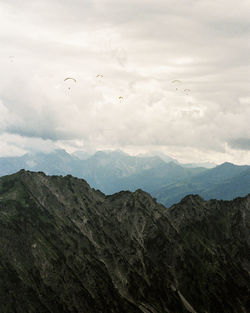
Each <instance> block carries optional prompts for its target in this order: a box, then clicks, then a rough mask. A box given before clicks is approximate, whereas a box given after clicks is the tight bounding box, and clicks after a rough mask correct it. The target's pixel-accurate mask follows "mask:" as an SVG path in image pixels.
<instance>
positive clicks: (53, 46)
mask: <svg viewBox="0 0 250 313" xmlns="http://www.w3.org/2000/svg"><path fill="white" fill-rule="evenodd" d="M0 9H1V12H2V13H1V16H0V18H1V24H2V27H1V29H0V40H1V51H0V66H1V72H0V82H1V84H0V134H5V135H4V140H5V144H4V145H2V147H4V148H3V149H4V150H5V152H6V153H7V151H8V149H12V150H9V151H11V153H12V154H13V153H14V152H13V151H15V149H14V148H10V147H13V145H15V142H13V141H11V143H10V142H9V140H10V138H19V139H18V140H17V143H16V149H20V150H18V151H19V152H20V151H24V150H25V151H29V149H32V147H33V146H34V142H39V141H41V142H43V143H46V142H47V143H48V142H50V145H54V146H55V147H61V146H63V147H67V149H69V150H70V149H74V148H75V147H76V146H77V147H78V148H79V147H80V146H81V145H82V146H84V147H91V149H92V148H93V147H96V148H99V147H103V148H105V147H108V148H112V147H114V148H121V147H122V148H123V149H129V150H130V151H132V150H133V149H134V151H139V150H140V149H151V148H152V149H153V147H159V148H160V149H162V150H164V149H168V150H169V151H170V150H171V153H172V154H173V156H174V154H176V155H182V154H183V153H184V154H185V151H186V159H187V160H186V161H189V160H188V158H191V157H192V154H193V155H194V153H193V152H192V153H191V152H190V151H196V152H195V153H196V155H200V157H204V158H205V157H207V160H205V161H209V160H212V159H213V160H212V161H216V160H214V158H215V156H216V158H218V159H220V160H222V157H221V156H222V155H224V159H225V160H228V159H230V158H232V159H233V160H236V161H238V162H245V161H244V160H245V159H246V158H247V156H246V155H245V154H239V155H238V159H237V155H236V154H235V149H236V148H237V147H239V146H241V147H245V146H247V144H246V145H245V143H244V140H243V139H244V138H249V136H250V134H249V126H248V125H249V119H250V106H249V99H250V94H249V83H250V81H249V77H250V65H249V64H250V55H249V44H248V41H247V38H248V37H249V35H250V27H249V26H250V22H249V21H250V10H249V1H247V0H242V1H241V2H240V3H237V10H236V9H235V1H233V0H229V1H225V0H222V1H219V2H218V1H217V2H215V1H210V0H202V1H197V0H185V1H184V0H180V1H178V3H177V2H176V1H173V0H167V1H166V0H157V1H154V2H152V1H151V0H133V1H132V0H128V1H126V2H125V1H123V2H117V1H114V0H98V1H97V0H94V1H88V0H86V1H80V0H74V1H69V0H60V1H59V0H55V1H48V0H44V1H41V0H40V1H39V0H37V1H31V0H27V1H25V3H23V1H20V0H13V1H9V2H6V1H3V0H0ZM54 12H58V14H56V15H55V14H54ZM10 56H14V58H13V59H10ZM97 74H102V75H103V76H104V77H103V79H102V80H100V79H99V80H98V79H97V78H96V75H97ZM68 76H73V77H75V78H76V79H77V83H76V84H73V85H70V86H69V85H67V84H68V83H69V82H64V78H65V77H68ZM174 79H179V80H181V81H183V84H182V86H180V87H179V88H178V90H176V89H175V87H174V86H173V84H172V83H171V81H172V80H174ZM69 88H70V89H69ZM184 89H190V90H191V91H190V93H189V94H188V95H186V94H185V92H184ZM119 96H123V101H119ZM6 134H8V136H9V137H8V136H7V135H6ZM20 138H23V139H24V140H25V142H26V144H25V147H24V146H22V145H21V146H20V142H22V140H21V139H20ZM20 140H21V141H20ZM29 140H30V144H28V141H29ZM241 140H243V141H242V142H241ZM8 147H9V148H8ZM230 147H231V148H230ZM237 149H238V148H237ZM244 149H245V148H244ZM16 151H17V150H16ZM244 151H245V152H244V153H248V149H245V150H244ZM5 152H4V153H5ZM19 152H18V153H19ZM249 156H250V155H249ZM184 158H185V156H184ZM190 161H193V160H192V159H190Z"/></svg>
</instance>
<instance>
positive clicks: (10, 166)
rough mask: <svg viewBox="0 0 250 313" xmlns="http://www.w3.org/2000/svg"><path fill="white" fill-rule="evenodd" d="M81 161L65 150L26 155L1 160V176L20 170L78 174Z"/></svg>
mask: <svg viewBox="0 0 250 313" xmlns="http://www.w3.org/2000/svg"><path fill="white" fill-rule="evenodd" d="M79 166H80V160H79V159H78V158H76V157H75V156H72V155H70V154H69V153H67V152H66V151H65V150H62V149H58V150H55V151H53V152H51V153H35V154H25V155H23V156H20V157H6V158H0V175H1V176H2V175H7V174H11V173H15V172H16V171H18V170H20V169H26V170H33V171H43V172H45V173H46V174H55V175H56V174H57V175H66V174H69V173H70V174H76V172H77V169H78V167H79Z"/></svg>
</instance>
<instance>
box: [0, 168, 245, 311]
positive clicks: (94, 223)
mask: <svg viewBox="0 0 250 313" xmlns="http://www.w3.org/2000/svg"><path fill="white" fill-rule="evenodd" d="M249 295H250V195H249V196H247V197H245V198H237V199H235V200H233V201H216V200H211V201H207V202H206V201H204V200H203V199H202V198H200V197H199V196H194V195H190V196H187V197H185V198H184V199H183V200H182V201H181V202H180V203H179V204H176V205H174V206H172V207H171V208H169V209H166V208H165V207H164V206H162V205H159V204H157V203H156V201H155V200H154V199H152V198H151V197H150V195H149V194H147V193H145V192H143V191H141V190H137V191H136V192H134V193H132V192H128V191H122V192H119V193H117V194H114V195H111V196H105V195H104V194H103V193H101V192H100V191H96V190H94V189H91V188H90V187H89V185H88V184H87V183H86V182H85V181H84V180H81V179H77V178H74V177H72V176H66V177H61V176H46V175H45V174H43V173H41V172H40V173H35V172H28V171H24V170H22V171H20V172H18V173H16V174H14V175H10V176H5V177H2V178H0V312H4V313H13V312H18V313H27V312H30V313H33V312H34V313H35V312H36V313H40V312H43V313H45V312H46V313H47V312H53V313H54V312H55V313H57V312H58V313H59V312H60V313H66V312H67V313H71V312H72V313H73V312H74V313H76V312H88V313H92V312H93V313H98V312H102V313H103V312H107V313H108V312H116V313H117V312H119V313H123V312H124V313H133V312H135V313H137V312H138V313H139V312H141V313H142V312H143V313H163V312H164V313H165V312H171V313H173V312H176V313H179V312H197V313H198V312H204V313H217V312H218V313H223V312H227V313H230V312H234V313H241V312H242V313H245V312H250V309H249V308H250V298H249Z"/></svg>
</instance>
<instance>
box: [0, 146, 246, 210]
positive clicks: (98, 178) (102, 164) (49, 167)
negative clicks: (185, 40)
mask: <svg viewBox="0 0 250 313" xmlns="http://www.w3.org/2000/svg"><path fill="white" fill-rule="evenodd" d="M76 155H77V154H75V155H71V154H69V153H67V152H66V151H65V150H60V149H58V150H55V151H53V152H51V153H48V154H45V153H36V154H25V155H24V156H21V157H10V158H0V176H3V175H7V174H12V173H14V172H16V171H19V170H20V169H26V170H32V171H43V172H45V173H46V174H48V175H67V174H71V175H74V176H76V177H79V178H84V179H86V180H87V181H88V182H89V184H90V185H91V186H92V187H94V188H96V189H99V190H101V191H102V192H105V193H106V194H112V193H115V192H119V191H120V190H130V191H135V190H136V189H140V188H142V189H144V190H145V191H147V192H149V193H151V194H152V196H154V197H155V198H157V199H158V200H159V201H160V202H162V203H164V204H165V205H170V204H173V203H176V202H178V201H180V200H181V198H182V197H184V196H185V195H187V194H189V193H196V194H200V195H201V196H203V197H204V198H205V199H210V198H219V199H232V198H233V197H236V196H244V195H246V194H247V192H248V188H249V184H250V182H249V175H248V172H245V171H246V170H247V169H249V166H237V165H234V164H231V163H224V164H222V165H219V166H217V167H215V168H212V169H205V168H202V167H197V168H192V167H191V168H188V167H183V166H181V165H180V164H178V163H176V162H165V161H164V160H162V159H161V158H160V157H159V156H148V157H146V156H143V157H142V156H140V157H139V156H130V155H128V154H126V153H124V152H122V151H98V152H96V153H95V154H93V155H91V156H89V157H87V155H86V154H85V155H84V154H83V155H79V157H77V156H76ZM241 174H242V177H241Z"/></svg>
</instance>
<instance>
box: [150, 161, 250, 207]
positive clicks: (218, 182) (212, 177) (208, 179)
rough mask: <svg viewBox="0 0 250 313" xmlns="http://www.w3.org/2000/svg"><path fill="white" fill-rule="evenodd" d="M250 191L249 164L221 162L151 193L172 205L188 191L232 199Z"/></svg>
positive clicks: (208, 197)
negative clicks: (189, 177)
mask: <svg viewBox="0 0 250 313" xmlns="http://www.w3.org/2000/svg"><path fill="white" fill-rule="evenodd" d="M249 191H250V166H248V165H244V166H238V165H234V164H232V163H228V162H226V163H223V164H221V165H218V166H216V167H215V168H213V169H210V170H207V171H204V172H203V173H200V174H198V175H195V176H193V177H191V179H188V180H186V181H182V182H178V183H176V184H171V185H168V186H166V187H162V188H160V189H159V190H157V191H154V192H153V193H152V195H153V196H154V197H156V198H157V199H158V200H159V201H160V202H162V203H163V204H165V205H172V204H173V203H176V202H178V201H180V200H181V199H182V198H183V197H184V196H186V195H187V194H190V193H195V194H199V195H200V196H202V197H204V198H205V199H212V198H215V199H223V200H232V199H234V198H235V197H238V196H245V195H247V194H248V193H249Z"/></svg>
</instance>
